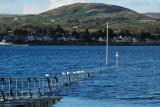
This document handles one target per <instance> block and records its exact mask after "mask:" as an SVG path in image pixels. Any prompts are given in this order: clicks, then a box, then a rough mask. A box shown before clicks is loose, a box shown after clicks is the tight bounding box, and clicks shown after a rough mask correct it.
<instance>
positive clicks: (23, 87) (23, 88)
mask: <svg viewBox="0 0 160 107" xmlns="http://www.w3.org/2000/svg"><path fill="white" fill-rule="evenodd" d="M23 84H24V78H22V99H24V97H23V92H24V85H23Z"/></svg>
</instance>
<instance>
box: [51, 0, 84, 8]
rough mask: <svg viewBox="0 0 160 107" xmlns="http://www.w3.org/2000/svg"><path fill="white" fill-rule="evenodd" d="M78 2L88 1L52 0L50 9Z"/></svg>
mask: <svg viewBox="0 0 160 107" xmlns="http://www.w3.org/2000/svg"><path fill="white" fill-rule="evenodd" d="M77 2H81V3H84V2H86V0H50V5H49V7H48V9H54V8H57V7H60V6H64V5H69V4H73V3H77Z"/></svg>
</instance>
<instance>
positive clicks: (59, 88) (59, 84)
mask: <svg viewBox="0 0 160 107" xmlns="http://www.w3.org/2000/svg"><path fill="white" fill-rule="evenodd" d="M60 83H61V81H60V76H59V89H60V88H61V85H60Z"/></svg>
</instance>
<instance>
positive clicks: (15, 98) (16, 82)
mask: <svg viewBox="0 0 160 107" xmlns="http://www.w3.org/2000/svg"><path fill="white" fill-rule="evenodd" d="M17 94H18V90H17V78H16V98H15V99H16V100H18V97H17Z"/></svg>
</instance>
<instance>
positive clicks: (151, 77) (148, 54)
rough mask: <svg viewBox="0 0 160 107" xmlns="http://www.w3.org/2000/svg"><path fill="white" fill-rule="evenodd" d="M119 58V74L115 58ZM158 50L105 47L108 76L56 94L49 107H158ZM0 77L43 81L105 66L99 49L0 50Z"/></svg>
mask: <svg viewBox="0 0 160 107" xmlns="http://www.w3.org/2000/svg"><path fill="white" fill-rule="evenodd" d="M117 50H118V52H119V68H118V69H115V62H116V61H115V59H116V58H115V54H116V51H117ZM159 52H160V47H156V46H155V47H142V46H140V47H138V46H137V47H130V46H127V47H125V46H121V47H118V46H112V47H109V68H110V69H109V70H108V71H107V72H105V73H102V74H98V75H96V76H93V77H91V78H88V79H86V80H84V81H81V82H79V83H76V84H74V85H71V86H69V87H65V88H64V89H62V90H60V91H59V93H60V95H62V96H64V99H62V100H61V101H60V102H58V103H56V104H55V105H53V107H70V106H74V107H81V106H84V107H91V106H92V107H159V105H160V65H159V64H160V54H159ZM0 59H1V61H0V72H1V77H13V76H14V77H45V75H44V74H45V73H48V74H51V75H53V76H54V75H60V74H61V73H62V72H67V71H69V72H73V71H77V70H85V71H88V72H89V71H96V70H100V69H103V68H104V67H105V66H104V65H105V47H104V46H35V47H34V46H33V47H8V46H5V47H3V46H1V47H0Z"/></svg>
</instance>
